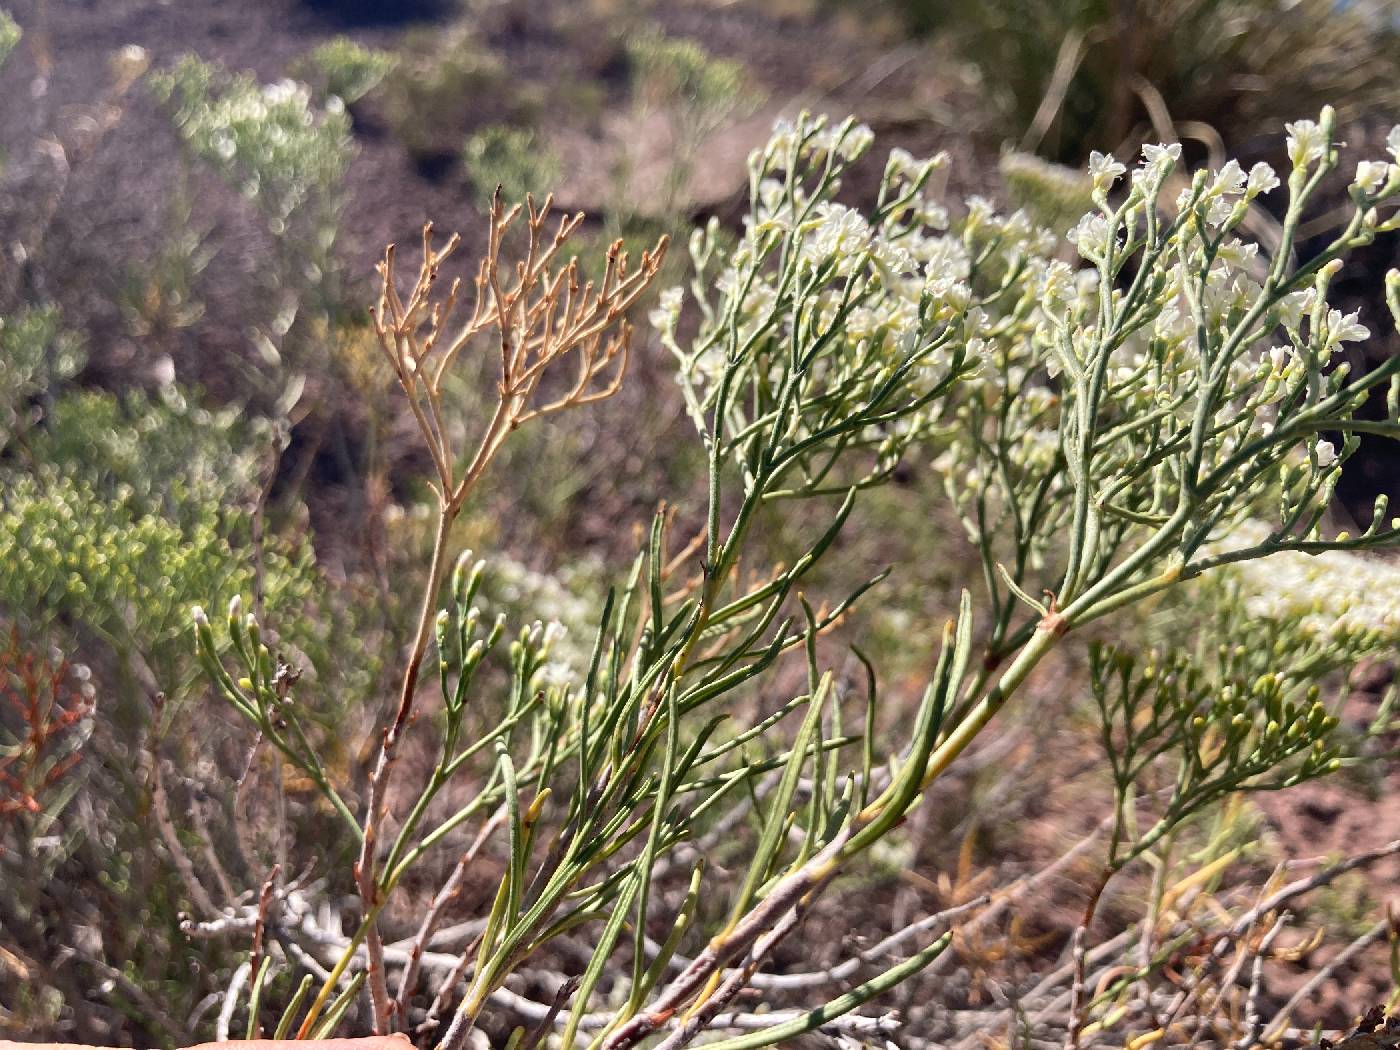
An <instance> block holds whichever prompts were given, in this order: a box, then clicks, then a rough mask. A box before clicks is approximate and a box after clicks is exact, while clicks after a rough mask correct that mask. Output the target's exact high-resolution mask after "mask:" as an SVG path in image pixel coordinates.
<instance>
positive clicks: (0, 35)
mask: <svg viewBox="0 0 1400 1050" xmlns="http://www.w3.org/2000/svg"><path fill="white" fill-rule="evenodd" d="M21 36H23V33H21V31H20V28H19V23H18V22H16V21H15V20H14V18H12V17H11V16H10V13H9V12H8V11H4V10H0V64H3V63H4V61H5V59H7V58H9V57H10V52H11V51H13V50H14V49H15V48H16V47H18V46H19V40H20V37H21Z"/></svg>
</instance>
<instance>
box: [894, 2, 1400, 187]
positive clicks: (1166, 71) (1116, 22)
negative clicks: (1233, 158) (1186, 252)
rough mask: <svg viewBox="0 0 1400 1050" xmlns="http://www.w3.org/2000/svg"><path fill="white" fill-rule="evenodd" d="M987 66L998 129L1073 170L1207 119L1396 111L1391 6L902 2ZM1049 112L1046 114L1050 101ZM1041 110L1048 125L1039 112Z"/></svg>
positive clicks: (1254, 121)
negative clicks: (1166, 125) (1155, 109)
mask: <svg viewBox="0 0 1400 1050" xmlns="http://www.w3.org/2000/svg"><path fill="white" fill-rule="evenodd" d="M898 6H900V7H901V8H902V9H903V10H904V11H905V12H906V14H907V15H908V17H909V18H910V19H911V21H912V23H913V24H914V25H915V26H916V27H917V28H918V29H920V30H923V31H927V32H933V33H937V34H939V35H942V36H944V37H945V38H946V39H947V40H948V41H949V43H950V44H951V45H952V47H953V48H954V49H955V51H956V53H957V54H959V55H961V56H963V57H965V58H966V59H967V60H968V61H970V62H971V63H972V65H973V67H974V68H975V69H976V70H977V72H978V74H979V85H980V89H981V90H982V91H983V92H984V93H985V94H986V97H987V98H988V99H989V101H990V102H991V104H992V106H993V107H994V111H995V113H996V115H997V117H998V119H999V121H1000V124H999V130H1000V131H1001V133H1002V134H1003V135H1004V136H1005V137H1006V138H1008V139H1010V140H1012V141H1022V140H1023V138H1024V137H1025V136H1027V135H1028V134H1030V135H1031V136H1032V137H1033V138H1034V141H1032V142H1030V143H1029V144H1030V145H1031V146H1032V147H1033V148H1036V147H1038V148H1040V149H1042V150H1043V151H1045V152H1046V153H1047V155H1049V156H1051V157H1053V158H1055V159H1058V160H1062V161H1064V162H1066V163H1070V164H1078V163H1080V162H1082V160H1083V159H1084V157H1085V156H1086V155H1087V154H1088V152H1089V150H1090V149H1100V150H1109V149H1116V148H1119V147H1121V146H1122V145H1123V143H1124V141H1125V140H1126V139H1128V138H1129V137H1130V136H1136V141H1139V142H1140V141H1144V140H1152V141H1156V138H1155V136H1160V135H1162V134H1164V129H1162V128H1161V127H1160V125H1158V126H1155V127H1154V124H1153V122H1152V118H1151V114H1150V107H1151V106H1152V105H1153V104H1154V99H1155V98H1157V97H1160V99H1161V101H1162V102H1163V103H1164V104H1165V109H1166V111H1167V114H1168V116H1169V119H1170V120H1172V121H1174V122H1176V123H1177V124H1178V125H1179V126H1181V125H1184V124H1185V122H1191V121H1199V122H1204V123H1206V124H1208V125H1210V126H1211V127H1212V128H1214V129H1215V131H1216V132H1218V133H1219V134H1220V135H1222V136H1226V137H1227V138H1228V139H1229V140H1230V141H1231V143H1232V144H1240V143H1243V142H1244V141H1245V140H1247V139H1248V138H1249V137H1251V136H1253V135H1256V134H1262V133H1266V132H1267V131H1268V130H1269V129H1270V127H1271V126H1277V123H1278V122H1280V121H1282V120H1285V119H1289V118H1291V117H1293V116H1294V115H1296V114H1298V113H1308V112H1316V111H1317V110H1318V109H1319V108H1320V107H1321V106H1322V105H1323V103H1326V102H1331V103H1332V104H1334V105H1336V106H1337V107H1338V110H1339V113H1340V114H1341V119H1342V120H1343V121H1349V120H1353V119H1355V118H1356V117H1357V116H1358V115H1361V114H1369V113H1377V112H1381V113H1384V112H1387V111H1390V110H1393V108H1394V104H1395V101H1396V96H1395V87H1394V77H1393V75H1392V70H1393V69H1394V64H1395V61H1396V56H1397V51H1396V48H1397V46H1400V39H1397V37H1396V27H1395V25H1394V22H1393V19H1392V17H1391V12H1390V8H1389V6H1388V5H1387V4H1384V3H1364V2H1363V3H1354V4H1344V5H1340V6H1339V5H1337V4H1335V3H1332V2H1331V0H1304V2H1301V3H1291V4H1283V5H1280V4H1277V3H1274V2H1272V0H1171V2H1167V3H1149V4H1136V5H1133V6H1131V7H1126V6H1123V5H1118V4H1114V3H1110V2H1106V0H1073V2H1069V3H1059V2H1057V0H996V2H993V3H985V4H972V5H966V4H958V3H950V2H947V0H899V5H898ZM1047 96H1049V102H1048V106H1047V108H1046V109H1045V111H1044V112H1043V113H1042V112H1041V110H1042V106H1043V105H1046V104H1047ZM1038 114H1039V119H1038Z"/></svg>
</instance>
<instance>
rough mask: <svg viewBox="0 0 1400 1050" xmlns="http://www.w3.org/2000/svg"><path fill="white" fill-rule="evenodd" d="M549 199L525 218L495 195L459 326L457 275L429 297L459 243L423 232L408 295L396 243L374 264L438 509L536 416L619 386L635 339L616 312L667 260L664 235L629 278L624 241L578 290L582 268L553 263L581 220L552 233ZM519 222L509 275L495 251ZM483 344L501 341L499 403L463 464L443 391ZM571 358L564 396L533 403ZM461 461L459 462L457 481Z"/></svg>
mask: <svg viewBox="0 0 1400 1050" xmlns="http://www.w3.org/2000/svg"><path fill="white" fill-rule="evenodd" d="M552 202H553V198H552V197H546V198H545V200H544V203H543V204H542V205H540V206H536V204H535V201H534V199H533V198H526V203H525V205H524V207H523V209H522V206H521V205H519V204H517V205H515V206H513V207H511V208H510V209H507V208H506V207H505V205H504V204H502V202H501V199H500V194H499V191H498V192H497V194H496V196H495V198H494V199H493V200H492V203H491V213H490V218H491V230H490V236H489V239H488V241H487V248H486V255H485V257H484V258H483V259H482V260H481V262H480V264H479V265H478V267H477V272H476V277H475V279H474V281H473V284H474V286H475V301H474V303H473V305H472V309H471V313H470V315H469V316H468V317H467V318H466V319H465V320H462V321H457V320H456V319H455V317H456V314H457V311H458V307H459V305H460V296H461V290H462V287H461V286H462V282H461V280H460V278H459V279H456V280H454V281H453V282H452V286H451V288H450V289H449V290H448V292H447V294H446V295H445V296H443V297H441V298H435V296H434V292H435V287H436V283H437V280H438V278H439V275H440V273H441V268H442V264H443V262H444V261H446V260H447V258H448V257H449V256H450V255H452V253H453V252H454V251H455V250H456V248H457V246H458V244H459V243H460V239H459V238H458V237H457V236H456V235H455V234H454V235H453V236H452V237H451V238H449V239H448V241H447V243H446V245H444V246H443V247H442V248H441V249H435V248H434V247H433V228H432V224H431V223H430V224H429V225H427V226H425V227H424V228H423V257H422V260H421V262H420V263H419V269H418V275H417V278H416V279H415V281H414V283H413V286H412V288H411V289H410V290H409V292H408V294H407V296H406V297H403V296H400V294H399V292H398V289H397V287H396V286H395V280H394V278H395V252H394V246H393V245H390V246H389V247H388V248H387V249H386V250H385V253H384V261H383V262H382V263H380V265H379V274H380V277H381V279H382V289H381V292H380V297H379V305H378V307H377V308H375V309H373V310H372V311H371V313H372V315H373V317H374V324H375V332H376V333H377V335H378V336H379V343H380V346H381V347H382V348H383V350H384V353H385V354H386V356H387V357H388V359H389V363H390V365H391V366H392V367H393V369H394V373H395V375H396V376H397V378H398V381H399V385H400V386H401V387H403V390H404V392H405V393H406V394H407V395H408V399H409V404H410V406H411V407H412V409H413V414H414V419H415V420H416V421H417V423H418V427H419V430H420V431H421V432H422V434H423V437H424V440H425V441H426V442H427V444H428V450H429V452H430V453H431V454H432V457H433V463H434V466H435V467H436V469H437V474H438V481H439V485H440V488H439V490H438V495H439V497H440V499H441V500H442V501H443V503H444V505H445V506H450V507H457V506H460V505H461V502H462V501H463V500H464V499H465V498H466V495H467V492H468V491H469V490H470V489H471V487H472V485H473V484H474V483H475V482H476V480H477V478H478V477H479V476H480V474H481V471H482V470H483V469H484V468H485V466H486V464H487V463H488V462H489V461H490V459H491V457H492V456H493V455H494V454H495V452H496V451H497V449H499V448H500V445H501V442H502V441H504V439H505V437H506V435H507V434H508V433H509V432H510V431H511V430H512V429H514V428H515V427H518V426H520V425H521V424H522V423H525V422H527V421H528V420H531V419H534V418H536V417H537V416H543V415H548V414H550V413H553V412H558V411H561V410H562V409H565V408H569V407H571V406H573V405H583V404H588V403H589V402H593V401H600V400H602V399H604V398H606V397H609V396H611V395H612V394H613V393H615V392H616V391H617V388H618V386H619V384H620V383H621V381H622V376H623V373H624V371H625V369H626V366H627V352H628V347H629V344H630V342H631V335H632V327H631V325H629V324H628V323H627V322H626V321H625V320H623V314H624V313H625V312H626V311H627V309H628V308H629V307H631V306H632V305H633V304H634V303H635V302H636V301H637V299H638V298H640V297H641V295H642V293H643V292H645V291H646V289H647V287H648V286H649V285H650V284H651V282H652V280H653V279H655V277H656V274H657V272H658V270H659V269H660V268H661V262H662V259H663V258H664V257H665V254H666V238H665V237H663V238H661V240H659V241H658V242H657V244H656V247H655V248H654V249H653V250H652V251H649V252H643V253H642V259H641V265H640V266H639V267H638V268H637V269H636V270H629V267H628V258H627V253H626V252H625V251H623V250H622V242H621V241H616V242H614V243H613V245H612V246H611V247H610V248H609V249H608V256H607V266H606V269H605V270H604V273H603V277H602V279H601V281H599V282H598V283H597V284H596V285H595V284H594V282H592V281H587V282H585V283H583V284H582V285H580V277H579V266H578V260H577V259H576V258H574V259H570V260H569V261H568V263H566V264H564V265H563V266H559V265H558V258H559V255H560V253H561V250H562V249H563V247H564V245H565V244H566V243H567V242H568V240H569V238H570V237H571V236H572V235H573V234H574V233H575V232H576V231H577V230H578V228H579V226H580V225H581V224H582V222H583V214H582V213H581V212H580V213H576V214H574V215H572V216H566V217H564V218H561V219H560V220H559V222H558V225H557V227H556V228H555V231H554V233H553V235H550V234H549V233H548V232H547V231H546V229H545V227H546V224H547V222H548V216H549V211H550V206H551V204H552ZM522 215H523V217H524V220H525V231H526V233H527V235H528V245H527V248H526V252H525V258H524V260H523V261H521V262H518V263H516V264H515V266H514V267H513V268H507V267H505V266H503V264H502V261H501V254H502V247H503V244H504V241H505V238H506V235H507V233H508V232H509V231H510V229H511V227H512V226H514V225H515V224H516V222H517V220H519V219H520V218H521V217H522ZM481 338H490V339H491V340H493V341H494V342H496V343H497V344H498V348H499V353H500V365H501V367H500V377H499V380H498V392H499V395H500V402H499V405H498V407H497V410H496V413H495V415H494V416H493V418H492V420H491V422H490V423H489V424H488V426H487V428H486V431H485V433H484V434H483V435H482V436H481V438H480V441H479V443H478V444H477V447H476V450H475V453H474V454H472V455H471V458H470V459H469V460H468V459H467V455H466V451H465V450H460V452H459V450H458V449H456V448H454V447H453V439H452V436H451V434H450V433H449V428H448V426H447V423H446V421H445V420H444V417H443V410H442V383H443V379H444V377H445V376H446V374H447V371H448V369H449V368H451V366H452V363H453V362H454V361H455V360H456V359H457V357H458V355H459V354H460V353H461V352H462V351H463V350H464V349H465V348H466V347H467V346H469V345H470V344H471V343H472V342H473V341H475V340H478V339H481ZM570 355H572V356H573V359H574V365H575V372H574V379H573V381H572V383H571V384H570V386H569V387H568V389H567V390H565V391H564V392H563V393H561V394H560V395H559V396H557V397H556V398H555V399H553V400H551V401H546V402H544V403H543V404H537V403H536V399H535V395H536V393H537V391H538V388H539V384H540V380H541V379H542V377H543V376H544V374H545V373H546V372H547V371H548V370H549V369H550V367H551V366H552V365H554V364H555V362H557V361H560V360H561V359H563V358H565V357H568V356H570ZM459 464H464V465H461V467H460V470H461V472H460V474H459Z"/></svg>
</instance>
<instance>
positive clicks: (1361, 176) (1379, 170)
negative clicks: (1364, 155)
mask: <svg viewBox="0 0 1400 1050" xmlns="http://www.w3.org/2000/svg"><path fill="white" fill-rule="evenodd" d="M1389 172H1390V165H1389V164H1387V163H1385V161H1381V160H1363V161H1361V162H1360V163H1359V164H1357V165H1356V178H1354V179H1352V180H1351V181H1352V185H1353V186H1356V187H1357V188H1359V189H1360V190H1362V191H1363V192H1365V193H1374V192H1375V191H1376V190H1377V189H1379V188H1380V187H1381V186H1383V185H1385V180H1386V176H1387V175H1388V174H1389Z"/></svg>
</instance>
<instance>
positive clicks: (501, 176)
mask: <svg viewBox="0 0 1400 1050" xmlns="http://www.w3.org/2000/svg"><path fill="white" fill-rule="evenodd" d="M462 167H463V169H464V170H465V171H466V173H467V178H468V179H470V180H471V184H472V187H473V189H475V190H476V194H477V196H478V197H479V198H480V199H481V200H482V202H483V203H489V202H490V200H491V195H492V194H494V193H495V192H496V188H497V187H500V190H501V193H502V195H503V196H504V197H505V198H506V200H524V199H525V195H526V194H530V193H533V194H536V195H537V196H539V197H541V198H543V197H544V195H545V193H546V192H548V189H549V187H550V185H551V184H553V182H554V181H555V180H556V179H557V178H558V177H559V159H558V157H556V156H555V155H554V154H553V153H552V152H551V151H550V149H549V145H548V143H546V142H544V141H543V140H542V139H541V138H540V135H539V133H538V132H537V131H535V129H533V128H528V127H511V126H509V125H505V124H491V125H488V126H487V127H484V128H480V129H479V130H477V131H474V132H472V133H471V134H470V135H469V136H467V142H466V145H465V146H463V147H462Z"/></svg>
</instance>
